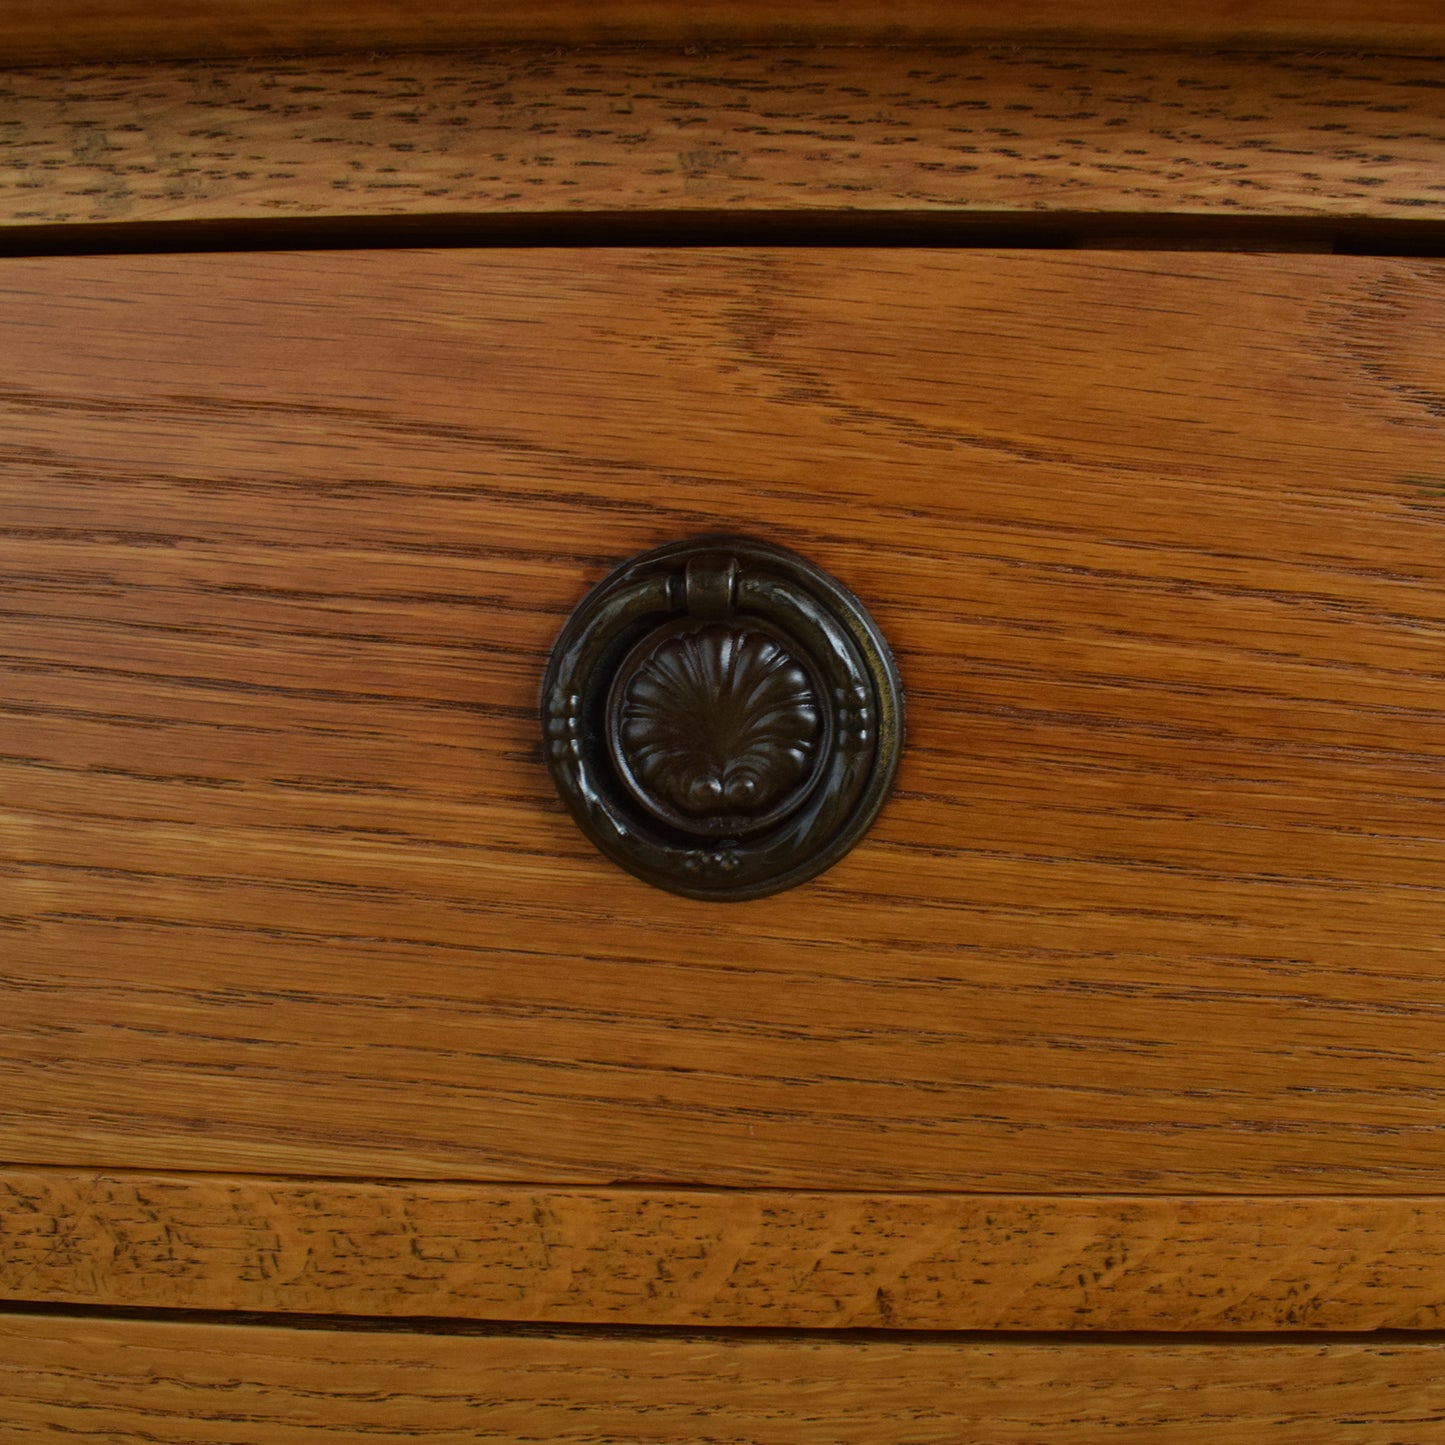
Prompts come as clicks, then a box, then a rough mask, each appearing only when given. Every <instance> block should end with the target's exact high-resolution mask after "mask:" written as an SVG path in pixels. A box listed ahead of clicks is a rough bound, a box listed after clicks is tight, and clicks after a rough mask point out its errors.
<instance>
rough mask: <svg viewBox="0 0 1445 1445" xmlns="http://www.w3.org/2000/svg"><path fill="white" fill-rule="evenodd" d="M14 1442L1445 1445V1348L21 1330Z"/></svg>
mask: <svg viewBox="0 0 1445 1445" xmlns="http://www.w3.org/2000/svg"><path fill="white" fill-rule="evenodd" d="M0 1425H3V1427H4V1428H5V1430H6V1436H7V1439H10V1440H15V1441H29V1440H67V1441H73V1440H75V1439H76V1438H77V1436H83V1437H84V1438H88V1439H94V1438H101V1439H104V1440H106V1441H108V1442H117V1445H121V1442H130V1441H137V1442H138V1441H145V1442H147V1445H154V1442H158V1441H160V1442H175V1445H192V1442H193V1445H202V1442H205V1445H218V1442H235V1445H257V1442H262V1445H290V1442H293V1441H312V1440H322V1439H341V1440H357V1439H365V1440H367V1441H377V1442H380V1445H389V1442H402V1441H412V1440H417V1439H425V1440H427V1441H434V1442H439V1445H450V1442H457V1445H460V1442H463V1441H466V1442H471V1441H476V1440H487V1441H497V1442H502V1441H506V1442H514V1445H521V1442H524V1441H527V1442H531V1441H549V1442H561V1441H566V1442H569V1445H604V1442H605V1445H623V1442H628V1445H630V1442H637V1445H641V1442H655V1445H696V1442H697V1441H699V1440H707V1441H711V1442H717V1445H854V1442H856V1445H933V1442H936V1445H957V1442H959V1441H963V1440H966V1441H968V1442H970V1445H1016V1442H1039V1445H1044V1442H1047V1445H1099V1442H1100V1441H1101V1440H1109V1441H1121V1442H1139V1445H1218V1442H1220V1441H1221V1440H1227V1441H1229V1442H1230V1445H1235V1442H1244V1445H1247V1442H1252V1441H1259V1442H1264V1445H1401V1442H1408V1445H1438V1442H1441V1441H1445V1347H1442V1346H1441V1345H1440V1344H1438V1343H1434V1342H1431V1343H1400V1342H1398V1341H1390V1342H1375V1343H1367V1342H1366V1343H1331V1344H1323V1343H1321V1344H1298V1343H1263V1342H1260V1343H1256V1344H1236V1343H1199V1344H1172V1345H1171V1344H1139V1343H1132V1344H1104V1343H1097V1344H1087V1345H1084V1344H1053V1343H1048V1344H1045V1343H1037V1344H1032V1343H1018V1342H1011V1341H1000V1342H989V1343H982V1342H978V1341H976V1340H975V1341H956V1340H947V1339H943V1340H931V1341H927V1342H924V1341H897V1340H888V1339H869V1338H868V1337H867V1336H864V1337H862V1338H854V1339H852V1340H849V1339H847V1338H841V1339H840V1338H833V1339H829V1338H827V1337H822V1338H819V1337H812V1338H791V1339H789V1338H787V1337H782V1338H778V1337H766V1336H765V1337H762V1338H753V1339H748V1338H746V1337H742V1338H737V1337H733V1338H728V1337H706V1336H704V1337H699V1338H686V1337H682V1338H677V1337H668V1336H665V1335H663V1336H656V1335H654V1336H640V1337H639V1336H631V1337H629V1336H625V1335H606V1334H601V1335H592V1336H587V1335H583V1336H572V1337H568V1336H565V1335H564V1336H548V1335H545V1334H543V1335H527V1334H507V1333H501V1334H492V1335H481V1336H449V1335H445V1334H434V1333H429V1334H420V1333H387V1332H383V1333H373V1332H339V1331H328V1330H318V1329H310V1330H300V1329H286V1328H278V1327H274V1326H264V1325H232V1324H207V1323H196V1322H186V1323H169V1322H167V1323H161V1322H155V1321H146V1320H116V1321H111V1320H106V1319H103V1318H85V1317H79V1318H69V1317H66V1316H63V1315H59V1316H26V1315H10V1316H5V1315H0ZM97 1431H100V1432H103V1433H101V1434H100V1435H99V1436H97Z"/></svg>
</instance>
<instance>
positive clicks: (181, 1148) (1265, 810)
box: [0, 251, 1445, 1194]
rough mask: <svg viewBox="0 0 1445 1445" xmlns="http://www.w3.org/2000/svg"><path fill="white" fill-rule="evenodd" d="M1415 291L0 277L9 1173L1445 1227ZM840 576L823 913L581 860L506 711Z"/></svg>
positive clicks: (287, 273)
mask: <svg viewBox="0 0 1445 1445" xmlns="http://www.w3.org/2000/svg"><path fill="white" fill-rule="evenodd" d="M1442 322H1445V266H1442V265H1441V264H1440V263H1432V262H1421V261H1399V260H1393V261H1391V260H1378V259H1350V258H1338V257H1335V258H1330V257H1323V258H1307V257H1297V258H1277V257H1258V256H1234V257H1230V256H1190V257H1168V256H1148V255H1144V256H1139V255H1134V256H1125V255H1120V254H1112V253H1111V254H1093V253H1078V254H1062V253H1053V254H1028V253H999V254H989V253H978V252H962V253H931V252H905V253H890V252H853V251H822V252H809V251H792V252H715V253H706V252H688V253H674V252H657V253H635V252H603V251H589V252H585V253H580V254H579V253H575V252H573V253H567V252H555V253H547V252H540V253H531V252H494V253H475V254H467V253H459V252H448V253H437V254H426V253H412V254H388V253H383V252H371V253H358V254H336V255H327V254H309V255H293V256H285V255H267V256H243V255H215V256H200V257H188V258H183V257H155V258H120V259H104V258H99V259H86V260H62V259H53V260H49V261H44V260H33V261H23V262H22V261H12V262H9V263H7V264H6V265H5V266H4V268H3V272H0V326H3V329H4V335H5V346H4V349H3V367H4V372H3V378H0V384H3V400H4V425H3V429H0V447H3V452H4V470H3V474H0V476H3V481H0V487H3V526H4V533H3V551H0V562H3V567H4V573H5V578H6V582H5V592H4V600H3V607H4V620H3V631H0V648H3V667H4V672H3V677H4V689H3V695H0V755H3V757H4V759H5V762H4V771H3V774H0V788H3V800H4V809H3V812H0V842H3V849H0V855H3V856H4V857H5V858H6V859H7V860H9V861H8V863H7V868H6V873H5V875H4V877H3V878H0V918H3V929H4V932H3V950H0V958H3V985H4V989H5V997H6V1007H5V1009H4V1011H3V1015H0V1100H3V1109H4V1119H3V1128H0V1149H3V1153H4V1156H5V1157H7V1158H9V1159H10V1160H12V1161H16V1162H30V1163H48V1164H57V1165H74V1166H77V1167H87V1168H89V1167H100V1168H104V1167H115V1166H121V1165H125V1166H132V1167H140V1168H157V1169H167V1168H178V1167H179V1168H185V1169H240V1170H258V1171H262V1172H273V1173H275V1172H282V1173H285V1172H315V1173H321V1174H362V1173H366V1174H377V1175H385V1176H398V1175H400V1176H417V1177H427V1176H435V1177H450V1178H490V1179H511V1180H517V1181H567V1182H577V1183H605V1182H608V1181H633V1182H643V1181H662V1182H672V1183H687V1184H694V1183H702V1184H717V1185H733V1186H738V1185H768V1186H780V1187H785V1188H807V1187H823V1188H840V1187H854V1188H863V1189H871V1190H880V1189H888V1190H909V1189H918V1188H922V1189H982V1190H1010V1191H1018V1192H1035V1191H1044V1192H1055V1191H1058V1192H1069V1191H1101V1190H1102V1191H1118V1190H1124V1191H1130V1190H1143V1191H1155V1192H1160V1191H1163V1192H1171V1191H1172V1192H1182V1193H1189V1192H1195V1191H1207V1192H1216V1191H1222V1192H1244V1193H1253V1192H1264V1193H1283V1194H1288V1193H1299V1192H1317V1191H1336V1192H1341V1191H1342V1192H1369V1191H1380V1190H1383V1191H1387V1192H1388V1191H1397V1192H1398V1191H1405V1192H1409V1191H1424V1192H1434V1191H1439V1190H1440V1189H1441V1188H1442V1187H1445V1116H1442V1093H1441V1083H1440V1074H1439V1040H1440V1037H1441V1034H1440V1024H1441V1018H1442V1012H1445V943H1442V938H1445V926H1442V925H1445V883H1442V879H1445V874H1442V869H1441V863H1442V857H1445V836H1442V828H1441V819H1442V815H1445V770H1442V767H1441V762H1442V751H1445V727H1442V722H1445V712H1442V706H1441V696H1442V694H1441V686H1440V684H1441V680H1442V665H1441V656H1442V654H1441V645H1440V644H1441V637H1442V616H1445V607H1442V597H1445V591H1442V582H1445V549H1442V546H1441V539H1442V535H1445V533H1442V520H1445V514H1442V495H1445V478H1442V473H1441V467H1440V442H1441V422H1440V414H1441V405H1442V403H1441V400H1440V398H1441V394H1442V365H1441V362H1442V356H1441V349H1442V344H1445V341H1442V338H1445V325H1442ZM722 530H743V531H748V532H752V533H754V534H757V535H760V536H763V537H765V538H769V539H771V540H776V541H780V542H783V543H785V544H788V545H791V546H793V547H795V548H796V549H797V550H800V551H802V552H803V553H805V554H806V555H808V556H809V557H811V558H812V559H813V560H815V561H816V562H817V563H819V564H820V565H822V566H823V567H825V568H827V569H828V570H829V571H831V572H832V573H833V574H834V575H835V576H837V577H839V578H840V579H841V580H842V581H844V582H845V583H846V584H847V585H849V586H850V587H852V589H853V590H854V591H855V592H856V593H858V595H860V596H861V597H862V598H863V600H864V602H865V603H866V604H867V605H868V606H869V608H870V609H871V610H872V611H873V613H874V615H875V617H876V618H877V619H878V620H879V622H880V624H881V625H882V627H883V629H884V631H885V633H886V634H887V635H888V636H889V638H890V639H891V641H892V643H893V645H894V647H895V649H896V651H897V654H898V657H899V662H900V666H901V669H902V673H903V679H904V685H905V690H906V693H907V696H908V702H909V743H908V747H907V751H906V754H905V758H904V763H903V768H902V771H901V774H900V782H899V787H898V791H897V793H896V796H895V797H894V799H893V800H892V802H891V803H890V804H889V805H888V806H887V807H886V808H885V810H884V813H883V815H882V817H881V819H880V820H879V822H878V824H877V825H876V826H875V828H874V830H873V832H872V833H871V834H870V836H869V838H868V839H866V840H865V841H864V843H863V844H862V845H861V846H860V847H859V848H858V849H857V850H856V851H855V852H854V853H853V854H851V855H850V856H849V857H848V858H847V859H845V860H844V861H843V862H842V863H841V864H839V865H838V866H837V867H836V868H835V869H833V870H832V871H831V872H830V873H828V874H827V875H825V876H824V877H823V878H822V879H820V880H818V881H817V882H816V883H814V884H811V885H808V886H807V887H806V888H803V889H800V890H797V891H795V892H793V893H789V894H785V895H781V896H779V897H776V898H772V899H766V900H761V901H759V902H755V903H749V904H739V905H727V906H719V905H707V904H700V903H693V902H688V901H686V900H681V899H678V898H674V897H670V896H667V895H664V894H662V893H659V892H657V891H655V890H652V889H649V888H647V887H645V886H644V885H642V884H640V883H637V882H635V881H633V880H631V879H629V878H627V877H625V876H623V875H621V874H620V873H618V871H617V870H615V869H614V868H613V867H612V866H611V865H609V864H607V863H605V862H603V861H602V860H601V859H600V858H598V857H597V856H596V855H595V854H594V853H593V852H592V851H591V850H590V848H589V847H588V846H587V845H586V844H585V843H584V842H583V840H582V839H581V837H580V836H579V835H578V833H577V832H576V830H575V829H574V828H573V826H572V824H571V823H570V821H569V820H568V819H567V818H566V816H565V815H564V814H563V813H562V811H561V808H560V805H559V804H557V802H556V801H555V799H553V797H552V796H551V792H550V786H549V783H548V781H547V777H546V773H545V769H544V768H543V766H542V763H541V761H540V756H539V745H538V727H537V723H536V721H535V716H534V709H535V705H536V698H537V689H538V681H539V677H540V673H541V670H542V665H543V661H544V658H545V655H546V651H547V648H548V647H549V645H550V642H551V640H552V637H553V636H554V635H555V633H556V630H557V629H558V627H559V625H560V623H561V621H562V619H563V618H564V616H565V615H566V613H567V612H568V610H569V609H570V608H571V607H572V606H573V605H574V604H575V602H576V601H577V600H578V599H579V597H580V596H581V594H582V593H583V591H584V590H585V589H586V588H587V587H588V586H589V585H590V584H591V583H592V582H594V581H595V580H596V579H597V578H599V577H600V576H601V575H603V574H604V573H605V572H606V571H608V570H609V569H610V568H611V567H612V566H613V565H614V564H615V563H616V562H618V561H619V560H621V559H622V558H624V557H626V556H628V555H630V554H631V553H632V552H633V551H635V550H638V549H641V548H643V547H646V546H650V545H654V544H656V543H659V542H662V541H666V540H670V539H672V538H675V537H678V536H683V535H687V534H689V533H694V532H707V531H722Z"/></svg>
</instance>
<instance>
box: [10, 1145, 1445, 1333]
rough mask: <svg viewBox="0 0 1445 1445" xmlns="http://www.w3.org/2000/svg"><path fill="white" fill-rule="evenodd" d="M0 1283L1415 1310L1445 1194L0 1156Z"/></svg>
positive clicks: (876, 1315)
mask: <svg viewBox="0 0 1445 1445" xmlns="http://www.w3.org/2000/svg"><path fill="white" fill-rule="evenodd" d="M0 1238H3V1239H4V1241H5V1247H4V1252H3V1255H0V1298H5V1299H10V1300H28V1301H39V1302H45V1303H50V1304H64V1305H87V1306H103V1307H112V1308H114V1307H128V1308H163V1309H187V1310H251V1311H263V1312H268V1313H276V1312H291V1313H302V1314H325V1315H364V1316H376V1317H381V1316H400V1317H410V1318H459V1319H474V1320H475V1319H488V1320H506V1321H536V1322H542V1323H548V1324H590V1325H597V1324H607V1325H624V1324H625V1325H651V1326H694V1327H697V1326H708V1327H738V1326H746V1327H753V1326H773V1327H787V1328H806V1329H859V1328H887V1329H894V1330H903V1329H906V1330H1030V1331H1065V1330H1067V1331H1081V1330H1089V1331H1099V1330H1107V1331H1121V1330H1125V1331H1127V1330H1137V1331H1201V1330H1214V1331H1218V1330H1240V1331H1244V1330H1253V1331H1260V1330H1295V1331H1298V1330H1315V1331H1319V1330H1351V1331H1359V1330H1379V1329H1438V1328H1439V1327H1440V1326H1441V1325H1442V1323H1445V1201H1442V1200H1440V1199H1438V1198H1434V1199H1424V1198H1413V1199H1412V1198H1400V1197H1398V1196H1397V1197H1392V1198H1383V1199H1346V1198H1319V1197H1315V1198H1307V1199H1290V1198H1273V1199H1270V1198H1265V1199H1244V1198H1239V1197H1225V1198H1213V1199H1210V1198H1194V1199H1179V1198H1168V1197H1162V1198H1139V1197H1132V1198H1130V1197H1121V1196H1111V1197H1101V1196H1094V1197H1068V1196H1053V1197H1047V1196H1043V1197H1041V1196H1033V1197H1019V1196H1009V1195H987V1196H960V1195H947V1194H921V1195H920V1194H912V1195H909V1194H871V1195H861V1194H845V1193H831V1194H809V1193H806V1192H788V1193H769V1192H743V1191H738V1190H733V1191H707V1190H665V1189H643V1190H580V1189H571V1190H561V1189H535V1188H530V1189H529V1188H517V1187H515V1186H513V1187H501V1186H497V1185H459V1184H428V1183H418V1182H410V1181H408V1182H394V1183H384V1182H380V1181H369V1180H368V1181H356V1180H288V1179H261V1178H254V1177H250V1178H237V1177H229V1178H227V1177H215V1176H202V1175H180V1174H173V1175H158V1176H146V1175H134V1174H120V1175H86V1174H76V1173H66V1172H64V1171H59V1170H18V1169H8V1170H5V1171H3V1172H0Z"/></svg>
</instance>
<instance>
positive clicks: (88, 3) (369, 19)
mask: <svg viewBox="0 0 1445 1445" xmlns="http://www.w3.org/2000/svg"><path fill="white" fill-rule="evenodd" d="M1026 38H1035V39H1039V38H1041V39H1045V40H1048V41H1057V40H1075V41H1080V40H1082V41H1086V42H1091V43H1102V44H1120V43H1127V44H1152V43H1158V42H1160V41H1165V42H1171V43H1184V44H1206V45H1225V46H1230V47H1234V48H1247V49H1258V48H1260V47H1261V46H1271V47H1274V46H1282V47H1286V48H1295V47H1300V46H1303V47H1307V48H1327V47H1344V48H1348V49H1358V48H1374V49H1380V48H1392V49H1402V50H1415V51H1428V52H1432V53H1437V54H1438V53H1440V51H1441V49H1442V48H1445V17H1442V14H1441V11H1440V9H1439V7H1438V5H1436V4H1435V3H1434V0H1196V3H1194V4H1192V5H1176V6H1139V5H1134V4H1128V3H1125V0H1017V3H1015V4H1012V5H1009V6H1007V7H1006V8H1001V7H999V6H997V5H994V4H991V3H989V0H899V3H895V4H892V5H890V6H888V7H887V8H886V9H883V8H880V7H879V6H877V5H875V4H871V3H867V0H789V3H788V4H787V5H776V4H764V3H762V0H688V3H686V4H681V3H678V0H531V3H529V4H525V5H524V4H519V3H516V0H486V3H480V0H307V3H306V4H304V5H296V4H287V3H285V0H228V3H226V4H223V5H216V4H207V3H202V0H105V3H103V4H96V3H95V0H7V3H6V5H5V6H4V8H3V10H0V57H3V59H0V63H3V64H5V65H10V66H16V65H34V64H44V63H46V62H48V61H61V62H69V61H105V60H133V59H147V58H154V57H166V56H168V57H181V58H185V57H197V56H200V57H205V56H240V57H249V56H255V55H263V54H267V53H274V52H278V51H280V52H290V51H311V52H316V51H335V50H347V49H351V50H362V51H366V50H375V49H378V48H387V49H395V48H411V49H416V48H421V47H451V46H456V45H478V44H483V45H491V44H514V43H518V42H529V41H544V42H548V43H552V44H563V45H572V44H578V43H585V42H597V41H601V42H606V43H610V44H618V43H621V44H625V43H628V42H636V41H651V42H655V43H666V44H677V43H692V44H697V43H719V42H723V43H725V42H727V41H735V40H742V41H747V42H757V41H767V42H778V41H791V42H793V43H798V42H802V43H807V44H816V43H825V42H843V43H846V44H855V45H856V44H887V43H898V42H900V41H905V40H910V39H911V40H925V41H977V40H1002V41H1006V42H1009V43H1017V42H1019V41H1020V40H1023V39H1026Z"/></svg>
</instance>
